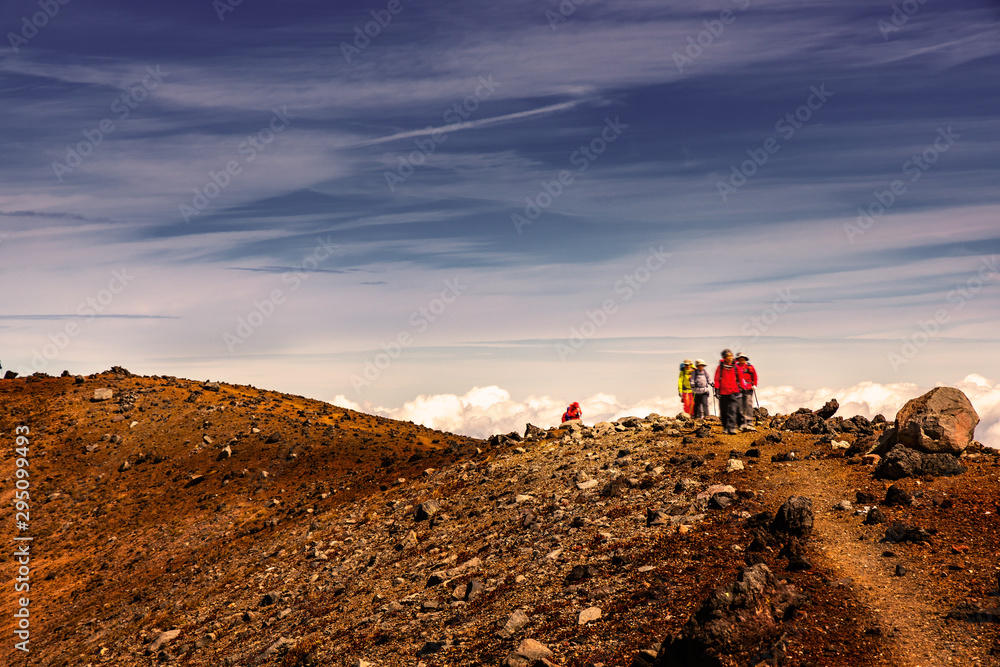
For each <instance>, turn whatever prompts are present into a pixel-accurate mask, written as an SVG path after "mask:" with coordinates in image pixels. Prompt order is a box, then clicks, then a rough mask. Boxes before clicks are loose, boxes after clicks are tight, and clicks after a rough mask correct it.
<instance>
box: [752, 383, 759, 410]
mask: <svg viewBox="0 0 1000 667" xmlns="http://www.w3.org/2000/svg"><path fill="white" fill-rule="evenodd" d="M753 400H754V402H755V403H756V404H757V407H758V408H759V407H760V401H758V400H757V388H756V387H754V388H753Z"/></svg>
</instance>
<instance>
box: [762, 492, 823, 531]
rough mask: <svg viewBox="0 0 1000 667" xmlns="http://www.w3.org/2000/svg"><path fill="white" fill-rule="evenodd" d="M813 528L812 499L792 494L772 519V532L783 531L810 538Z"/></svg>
mask: <svg viewBox="0 0 1000 667" xmlns="http://www.w3.org/2000/svg"><path fill="white" fill-rule="evenodd" d="M812 529H813V511H812V500H811V499H810V498H805V497H803V496H791V497H789V498H788V500H786V501H785V502H784V504H782V506H781V507H780V508H779V509H778V512H777V513H776V514H775V515H774V520H772V521H771V525H770V530H771V532H772V533H782V534H785V535H789V536H792V537H797V538H800V539H804V538H808V537H809V535H810V534H812Z"/></svg>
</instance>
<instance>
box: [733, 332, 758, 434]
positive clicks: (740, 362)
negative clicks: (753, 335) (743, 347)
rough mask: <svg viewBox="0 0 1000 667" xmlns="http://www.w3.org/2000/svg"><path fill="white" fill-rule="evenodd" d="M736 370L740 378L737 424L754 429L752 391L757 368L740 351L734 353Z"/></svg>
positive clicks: (746, 428)
mask: <svg viewBox="0 0 1000 667" xmlns="http://www.w3.org/2000/svg"><path fill="white" fill-rule="evenodd" d="M736 372H737V375H739V378H740V414H739V426H740V429H742V430H744V431H756V430H757V429H756V428H754V424H755V423H756V420H755V419H754V416H753V391H754V387H756V386H757V369H756V368H754V367H753V364H751V363H750V358H749V357H747V355H745V354H743V353H742V352H740V353H739V354H737V355H736Z"/></svg>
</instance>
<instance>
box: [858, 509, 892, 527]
mask: <svg viewBox="0 0 1000 667" xmlns="http://www.w3.org/2000/svg"><path fill="white" fill-rule="evenodd" d="M886 521H888V518H887V517H886V516H885V512H883V511H882V510H880V509H879V508H877V507H873V508H872V509H871V511H870V512H868V516H866V517H865V520H864V521H863V523H864V524H865V525H866V526H874V525H875V524H877V523H885V522H886Z"/></svg>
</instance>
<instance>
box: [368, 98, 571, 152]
mask: <svg viewBox="0 0 1000 667" xmlns="http://www.w3.org/2000/svg"><path fill="white" fill-rule="evenodd" d="M582 102H583V100H576V101H573V102H561V103H559V104H550V105H549V106H546V107H540V108H538V109H531V110H530V111H518V112H517V113H509V114H505V115H503V116H493V117H492V118H481V119H480V120H467V121H465V122H462V123H452V124H451V125H441V126H439V127H425V128H424V129H422V130H409V131H407V132H397V133H396V134H391V135H389V136H387V137H379V138H377V139H370V140H368V141H362V142H360V143H357V144H355V146H358V147H361V146H374V145H375V144H384V143H386V142H388V141H396V140H397V139H410V138H412V137H425V136H427V135H430V134H434V133H436V132H457V131H459V130H473V129H477V128H480V127H489V126H491V125H498V124H500V123H504V122H507V121H511V120H520V119H522V118H531V117H534V116H544V115H546V114H551V113H556V112H558V111H565V110H566V109H572V108H573V107H575V106H578V105H579V104H580V103H582Z"/></svg>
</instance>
